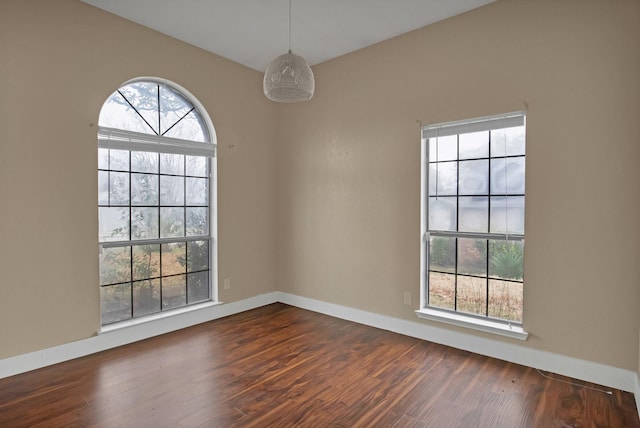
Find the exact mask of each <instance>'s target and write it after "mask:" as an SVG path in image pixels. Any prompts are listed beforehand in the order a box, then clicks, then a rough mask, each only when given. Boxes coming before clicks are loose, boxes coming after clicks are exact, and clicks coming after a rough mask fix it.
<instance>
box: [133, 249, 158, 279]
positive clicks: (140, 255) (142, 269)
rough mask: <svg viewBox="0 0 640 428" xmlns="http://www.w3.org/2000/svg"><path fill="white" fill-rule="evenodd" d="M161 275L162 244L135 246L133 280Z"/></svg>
mask: <svg viewBox="0 0 640 428" xmlns="http://www.w3.org/2000/svg"><path fill="white" fill-rule="evenodd" d="M159 276H160V245H159V244H156V245H134V246H133V280H134V281H137V280H140V279H149V278H157V277H159Z"/></svg>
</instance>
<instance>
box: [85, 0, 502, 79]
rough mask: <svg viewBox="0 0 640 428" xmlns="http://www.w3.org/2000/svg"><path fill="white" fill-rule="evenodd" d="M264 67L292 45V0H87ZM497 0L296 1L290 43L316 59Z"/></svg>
mask: <svg viewBox="0 0 640 428" xmlns="http://www.w3.org/2000/svg"><path fill="white" fill-rule="evenodd" d="M82 1H84V2H85V3H88V4H91V5H93V6H96V7H99V8H101V9H104V10H106V11H109V12H111V13H114V14H116V15H119V16H122V17H124V18H127V19H129V20H131V21H134V22H137V23H139V24H142V25H144V26H146V27H150V28H153V29H154V30H157V31H160V32H162V33H165V34H168V35H170V36H172V37H175V38H177V39H179V40H182V41H184V42H187V43H190V44H192V45H195V46H198V47H200V48H202V49H205V50H207V51H210V52H213V53H215V54H218V55H220V56H222V57H225V58H227V59H230V60H232V61H235V62H238V63H240V64H244V65H246V66H248V67H250V68H253V69H255V70H258V71H261V72H262V71H264V70H265V69H266V68H267V65H268V64H269V62H271V61H272V60H273V59H274V58H276V57H277V56H279V55H282V54H284V53H286V52H287V50H288V48H289V29H288V28H289V1H288V0H82ZM493 1H495V0H292V6H291V9H292V12H291V15H292V16H291V49H292V50H293V52H294V53H296V54H298V55H300V56H302V57H303V58H305V59H306V60H307V62H309V64H311V65H314V64H318V63H321V62H323V61H327V60H329V59H332V58H335V57H338V56H340V55H344V54H346V53H349V52H353V51H355V50H357V49H360V48H363V47H366V46H369V45H372V44H374V43H377V42H380V41H382V40H386V39H389V38H391V37H395V36H398V35H400V34H403V33H406V32H409V31H411V30H415V29H417V28H420V27H424V26H425V25H429V24H432V23H434V22H437V21H440V20H443V19H446V18H448V17H451V16H454V15H457V14H459V13H462V12H466V11H468V10H471V9H475V8H477V7H480V6H483V5H485V4H488V3H491V2H493Z"/></svg>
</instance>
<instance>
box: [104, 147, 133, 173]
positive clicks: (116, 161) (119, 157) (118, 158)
mask: <svg viewBox="0 0 640 428" xmlns="http://www.w3.org/2000/svg"><path fill="white" fill-rule="evenodd" d="M109 169H110V170H112V171H113V170H116V171H129V151H128V150H109Z"/></svg>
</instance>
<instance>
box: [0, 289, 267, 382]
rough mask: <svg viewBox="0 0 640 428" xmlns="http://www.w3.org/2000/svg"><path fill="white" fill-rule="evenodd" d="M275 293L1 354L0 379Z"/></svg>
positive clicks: (243, 307) (263, 301)
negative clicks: (25, 352)
mask: <svg viewBox="0 0 640 428" xmlns="http://www.w3.org/2000/svg"><path fill="white" fill-rule="evenodd" d="M276 297H277V295H276V294H275V293H267V294H261V295H258V296H255V297H251V298H249V299H245V300H240V301H238V302H232V303H226V304H217V305H209V306H206V307H203V308H201V309H195V310H191V311H188V312H183V313H179V314H176V315H173V316H167V317H164V318H160V319H157V320H154V321H151V322H147V323H142V324H134V325H131V326H127V327H123V328H118V329H115V330H109V331H106V332H102V333H100V334H98V335H96V336H93V337H88V338H86V339H82V340H78V341H76V342H71V343H65V344H63V345H58V346H54V347H51V348H46V349H42V350H40V351H35V352H29V353H27V354H22V355H17V356H15V357H10V358H5V359H2V360H0V379H2V378H5V377H9V376H13V375H16V374H20V373H24V372H28V371H31V370H35V369H39V368H42V367H46V366H50V365H52V364H57V363H61V362H63V361H68V360H73V359H74V358H79V357H84V356H85V355H90V354H94V353H96V352H100V351H104V350H106V349H110V348H115V347H118V346H122V345H126V344H129V343H133V342H137V341H139V340H144V339H148V338H150V337H154V336H159V335H161V334H165V333H170V332H172V331H175V330H180V329H183V328H186V327H190V326H193V325H197V324H201V323H203V322H207V321H212V320H214V319H218V318H222V317H226V316H229V315H233V314H237V313H240V312H244V311H247V310H250V309H254V308H258V307H260V306H265V305H268V304H271V303H275V302H277V300H276Z"/></svg>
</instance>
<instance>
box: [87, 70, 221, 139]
mask: <svg viewBox="0 0 640 428" xmlns="http://www.w3.org/2000/svg"><path fill="white" fill-rule="evenodd" d="M184 92H186V91H184V90H183V91H178V90H177V89H175V88H174V87H172V86H170V85H169V84H168V83H166V82H156V81H151V80H137V81H132V82H130V83H126V84H125V85H123V86H122V87H120V88H119V89H118V90H116V91H115V92H113V93H112V94H111V95H110V96H109V98H108V99H107V101H106V102H105V103H104V105H103V106H102V110H100V118H99V125H100V126H101V127H106V128H111V129H118V130H123V131H131V132H135V133H141V134H149V135H151V136H156V137H167V138H176V139H180V140H188V141H196V142H202V143H212V142H215V141H212V140H215V137H213V138H212V136H211V132H210V131H209V126H208V124H207V121H206V120H205V118H204V117H203V114H202V113H201V111H200V109H199V108H198V107H197V106H196V105H195V104H196V103H197V102H196V101H190V100H189V99H188V98H189V97H187V96H185V95H184ZM191 98H193V97H191Z"/></svg>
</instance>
